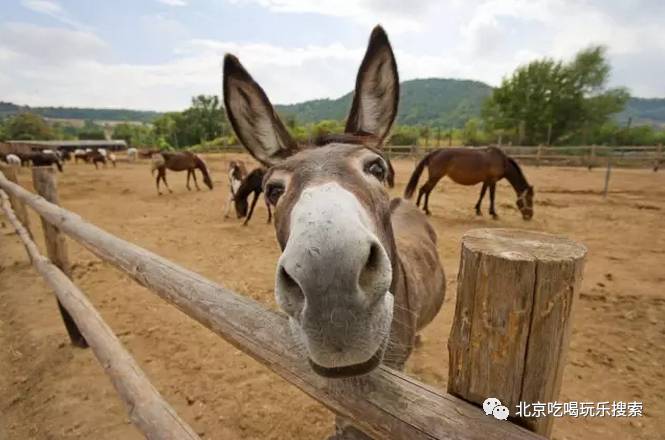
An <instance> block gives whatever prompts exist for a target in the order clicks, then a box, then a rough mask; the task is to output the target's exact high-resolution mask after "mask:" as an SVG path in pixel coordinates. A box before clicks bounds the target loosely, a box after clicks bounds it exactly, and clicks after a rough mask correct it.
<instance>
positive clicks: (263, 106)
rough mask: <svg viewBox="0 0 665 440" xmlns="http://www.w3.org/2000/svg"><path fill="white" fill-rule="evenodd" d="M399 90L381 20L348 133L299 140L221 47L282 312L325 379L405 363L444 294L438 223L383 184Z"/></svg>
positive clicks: (230, 104) (343, 430) (227, 98)
mask: <svg viewBox="0 0 665 440" xmlns="http://www.w3.org/2000/svg"><path fill="white" fill-rule="evenodd" d="M398 99H399V81H398V74H397V66H396V62H395V58H394V55H393V51H392V48H391V47H390V43H389V41H388V36H387V35H386V33H385V31H384V30H383V29H382V28H381V27H380V26H377V27H376V28H375V29H374V30H373V32H372V35H371V37H370V40H369V46H368V48H367V52H366V54H365V57H364V59H363V61H362V63H361V65H360V69H359V72H358V76H357V79H356V90H355V93H354V95H353V102H352V106H351V111H350V113H349V116H348V119H347V121H346V128H345V135H346V137H347V139H349V141H345V142H333V143H330V144H327V145H323V146H318V147H314V146H311V147H310V146H308V147H303V146H300V145H298V144H297V143H296V141H295V140H294V139H293V138H292V137H291V135H290V134H289V132H288V131H287V130H286V127H285V126H284V124H283V123H282V121H281V120H280V119H279V117H278V115H277V112H276V111H275V110H274V108H273V106H272V105H271V103H270V101H269V100H268V97H267V96H266V94H265V92H264V91H263V89H262V88H261V87H260V86H259V85H258V84H257V83H256V82H255V81H254V79H253V78H252V77H251V76H250V74H249V73H248V72H247V71H246V70H245V68H244V67H243V66H242V65H241V64H240V62H239V61H238V59H237V58H236V57H235V56H233V55H230V54H227V55H226V56H225V58H224V104H225V105H224V107H225V108H226V111H227V114H228V119H229V121H230V122H231V125H232V126H233V129H234V131H235V133H236V136H237V137H238V139H239V140H240V142H241V143H242V145H243V146H244V148H245V149H246V150H247V151H248V152H249V153H250V154H252V155H253V156H254V158H256V159H257V160H258V161H259V162H261V163H262V164H263V165H264V166H266V167H267V171H266V175H265V177H264V179H263V191H264V194H265V197H266V199H267V200H268V203H270V205H271V206H272V207H273V208H274V211H275V221H274V225H275V232H276V236H277V241H278V243H279V246H280V248H281V250H282V254H281V256H280V258H279V261H278V262H277V270H276V275H275V277H276V280H275V296H276V299H277V303H278V304H279V306H280V307H281V308H282V309H283V310H284V311H285V312H286V314H287V315H288V318H289V321H290V327H291V330H292V332H293V336H294V339H295V341H296V345H295V349H296V350H300V352H301V353H302V354H303V360H306V362H307V363H308V364H309V366H310V367H311V368H312V370H313V371H314V372H315V373H317V374H319V375H321V376H324V377H327V378H345V377H352V376H359V375H364V374H367V373H369V372H370V371H372V370H374V369H375V368H376V367H377V366H378V365H379V364H380V363H381V362H383V363H385V364H386V365H388V366H390V367H393V368H396V369H403V367H404V364H405V362H406V360H407V359H408V357H409V356H410V354H411V352H412V350H413V348H414V345H415V340H416V334H417V332H418V331H420V330H421V329H422V328H423V327H425V326H426V325H427V324H429V323H430V322H431V321H432V319H434V317H435V315H436V314H437V313H438V311H439V310H440V308H441V306H442V304H443V300H444V296H445V287H446V283H445V275H444V271H443V267H442V266H441V262H440V260H439V256H438V253H437V245H436V242H437V236H436V232H435V231H434V229H433V228H432V227H431V225H430V224H429V223H428V221H427V218H426V217H425V215H424V214H423V213H422V212H420V210H418V209H417V208H416V207H415V206H414V205H413V204H411V203H407V202H405V201H403V200H402V199H393V200H391V199H390V196H389V194H388V191H387V190H386V188H385V186H384V185H385V184H386V183H387V179H388V176H389V172H390V171H389V164H388V162H387V161H386V160H385V159H384V158H383V155H382V153H381V151H380V150H379V147H380V146H381V145H382V142H383V140H384V139H385V138H386V136H387V135H388V133H389V131H390V127H391V126H392V124H393V121H394V120H395V115H396V114H397V104H398ZM351 139H355V142H351V141H350V140H351ZM343 424H345V422H343V421H341V420H338V429H339V430H340V431H339V432H340V435H344V436H346V435H347V433H350V432H354V436H355V437H356V438H357V437H358V436H363V435H362V434H360V433H359V431H357V430H356V429H355V428H353V427H352V426H344V427H342V425H343ZM363 437H364V436H363ZM345 438H346V437H345ZM364 438H367V437H364Z"/></svg>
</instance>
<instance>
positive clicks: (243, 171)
mask: <svg viewBox="0 0 665 440" xmlns="http://www.w3.org/2000/svg"><path fill="white" fill-rule="evenodd" d="M246 176H247V168H245V164H244V162H243V161H241V160H232V161H231V162H229V176H228V177H229V198H228V199H227V200H226V207H225V208H224V218H229V211H231V203H233V200H234V199H235V196H236V193H237V192H238V188H240V184H241V183H242V181H243V179H244V178H245V177H246Z"/></svg>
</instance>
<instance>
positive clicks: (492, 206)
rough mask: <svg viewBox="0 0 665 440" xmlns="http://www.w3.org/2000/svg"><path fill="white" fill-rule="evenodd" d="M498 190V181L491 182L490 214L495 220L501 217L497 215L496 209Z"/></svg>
mask: <svg viewBox="0 0 665 440" xmlns="http://www.w3.org/2000/svg"><path fill="white" fill-rule="evenodd" d="M495 192H496V182H492V183H490V215H491V216H492V218H493V219H494V220H497V219H498V218H499V216H498V215H496V211H495V210H494V193H495Z"/></svg>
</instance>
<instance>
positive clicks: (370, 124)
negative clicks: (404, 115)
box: [345, 26, 399, 141]
mask: <svg viewBox="0 0 665 440" xmlns="http://www.w3.org/2000/svg"><path fill="white" fill-rule="evenodd" d="M398 100H399V77H398V75H397V62H396V61H395V55H393V50H392V48H391V47H390V42H389V41H388V35H387V34H386V31H384V30H383V28H382V27H381V26H377V27H375V28H374V30H373V31H372V35H371V36H370V37H369V45H368V46H367V52H366V53H365V58H363V62H362V64H360V70H358V76H357V78H356V90H355V92H354V95H353V104H352V105H351V112H350V113H349V117H348V119H347V121H346V130H345V131H346V132H347V133H363V134H372V135H374V136H376V137H377V138H379V140H380V141H383V139H384V138H385V137H386V135H387V134H388V132H389V131H390V127H391V126H392V124H393V121H394V120H395V116H396V115H397V102H398Z"/></svg>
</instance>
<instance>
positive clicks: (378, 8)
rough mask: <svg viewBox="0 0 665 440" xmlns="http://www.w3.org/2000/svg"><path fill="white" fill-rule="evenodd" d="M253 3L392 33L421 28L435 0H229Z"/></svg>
mask: <svg viewBox="0 0 665 440" xmlns="http://www.w3.org/2000/svg"><path fill="white" fill-rule="evenodd" d="M229 1H230V3H232V4H247V3H255V4H258V5H260V6H263V7H265V8H267V9H268V10H270V11H272V12H277V13H291V14H294V13H298V14H306V13H309V14H319V15H326V16H332V17H342V18H348V19H351V20H354V21H355V22H357V23H359V24H361V25H363V26H373V25H375V24H376V23H381V24H383V25H384V26H386V27H388V28H390V30H391V32H392V33H394V34H398V33H402V32H414V31H415V32H418V31H421V30H422V23H421V20H419V19H420V18H422V17H423V16H424V15H425V14H426V13H427V11H428V10H429V8H430V6H432V5H434V4H436V3H437V2H436V0H414V1H402V0H318V1H309V0H229Z"/></svg>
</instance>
